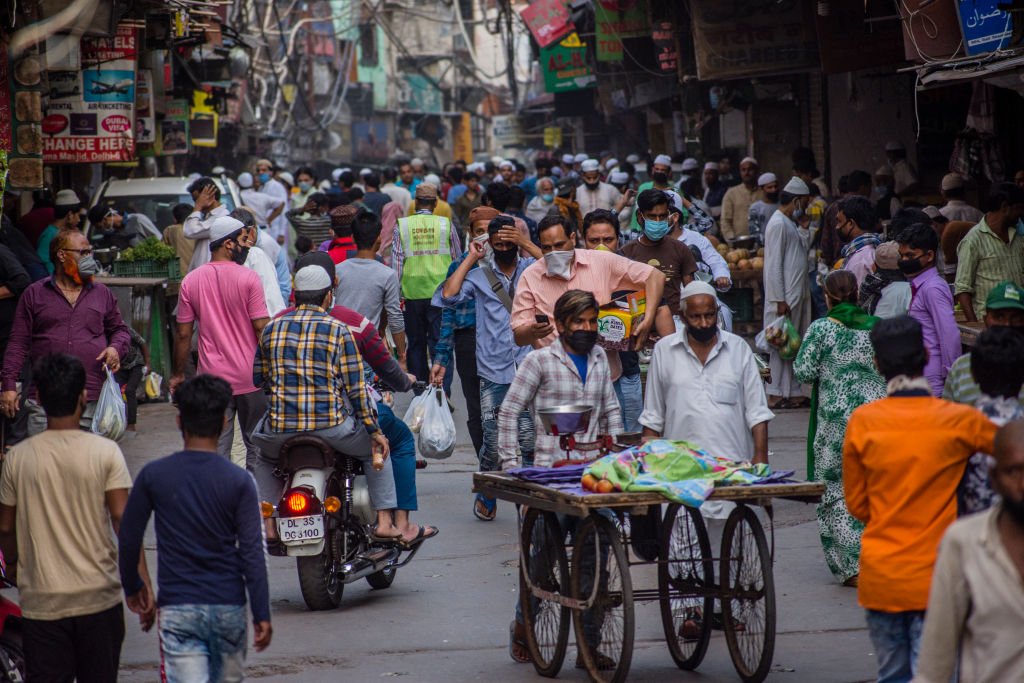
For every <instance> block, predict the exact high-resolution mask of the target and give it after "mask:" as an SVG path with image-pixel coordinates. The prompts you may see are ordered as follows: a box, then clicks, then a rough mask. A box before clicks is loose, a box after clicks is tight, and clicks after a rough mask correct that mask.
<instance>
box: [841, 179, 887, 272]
mask: <svg viewBox="0 0 1024 683" xmlns="http://www.w3.org/2000/svg"><path fill="white" fill-rule="evenodd" d="M877 228H878V217H877V216H876V215H875V210H874V208H872V206H871V202H870V201H868V200H867V199H866V198H864V197H861V196H860V195H851V196H849V197H846V198H845V199H842V200H840V202H839V211H838V212H837V213H836V233H837V234H838V235H839V239H841V240H842V241H843V251H842V256H843V270H848V271H850V272H851V273H853V274H854V276H855V277H856V278H857V287H860V283H862V282H863V281H864V278H866V277H867V276H868V275H870V274H871V273H873V272H874V268H873V266H874V265H875V248H876V247H878V245H879V244H880V243H881V239H880V238H879V237H878V235H877V234H876V233H877Z"/></svg>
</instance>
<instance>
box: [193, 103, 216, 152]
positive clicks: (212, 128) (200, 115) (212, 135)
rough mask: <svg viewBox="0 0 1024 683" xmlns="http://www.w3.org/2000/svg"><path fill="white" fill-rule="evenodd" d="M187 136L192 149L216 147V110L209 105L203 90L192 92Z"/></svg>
mask: <svg viewBox="0 0 1024 683" xmlns="http://www.w3.org/2000/svg"><path fill="white" fill-rule="evenodd" d="M188 118H189V122H188V123H189V134H190V135H191V136H192V146H193V147H216V146H217V128H218V126H219V124H220V122H219V121H218V120H217V110H216V109H214V108H213V105H212V104H211V103H210V95H209V93H207V92H206V91H204V90H193V91H192V107H191V111H190V112H189V117H188Z"/></svg>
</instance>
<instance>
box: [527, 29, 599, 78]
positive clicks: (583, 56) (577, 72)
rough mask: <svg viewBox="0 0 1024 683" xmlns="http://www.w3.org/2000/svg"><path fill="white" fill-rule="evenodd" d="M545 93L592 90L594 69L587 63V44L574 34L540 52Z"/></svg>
mask: <svg viewBox="0 0 1024 683" xmlns="http://www.w3.org/2000/svg"><path fill="white" fill-rule="evenodd" d="M540 60H541V66H542V68H543V69H544V90H545V91H546V92H569V91H572V90H584V89H586V88H593V87H594V86H595V85H596V84H597V77H596V76H594V68H593V67H592V66H591V65H590V64H589V63H587V44H586V43H584V42H582V41H581V40H580V37H579V35H577V34H576V33H575V32H573V33H570V34H569V35H567V36H566V37H565V38H563V39H562V40H560V41H559V42H557V43H554V44H553V45H550V46H549V47H546V48H543V49H542V50H541V51H540Z"/></svg>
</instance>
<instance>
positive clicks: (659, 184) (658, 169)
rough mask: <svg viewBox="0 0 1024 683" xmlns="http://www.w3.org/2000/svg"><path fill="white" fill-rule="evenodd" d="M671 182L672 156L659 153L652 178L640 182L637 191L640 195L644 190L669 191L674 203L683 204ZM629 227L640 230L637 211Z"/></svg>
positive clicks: (653, 167)
mask: <svg viewBox="0 0 1024 683" xmlns="http://www.w3.org/2000/svg"><path fill="white" fill-rule="evenodd" d="M671 182H672V157H670V156H669V155H667V154H659V155H658V156H656V157H654V163H652V164H651V179H650V180H648V181H647V182H646V183H640V187H638V188H636V192H637V195H639V194H640V193H641V192H643V191H644V190H652V189H653V190H661V191H662V192H665V193H668V195H669V197H670V198H671V199H672V203H673V204H676V205H678V206H682V202H681V201H678V202H677V201H676V196H677V195H678V193H677V192H676V191H675V190H674V189H673V188H672V185H671ZM629 228H630V230H631V231H632V232H635V233H637V232H640V223H639V222H638V221H637V217H636V213H634V214H633V220H632V222H631V223H630V224H629Z"/></svg>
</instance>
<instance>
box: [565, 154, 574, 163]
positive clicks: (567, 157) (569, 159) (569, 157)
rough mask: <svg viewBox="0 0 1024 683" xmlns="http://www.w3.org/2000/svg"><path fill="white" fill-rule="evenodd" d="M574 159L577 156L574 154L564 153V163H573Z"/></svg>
mask: <svg viewBox="0 0 1024 683" xmlns="http://www.w3.org/2000/svg"><path fill="white" fill-rule="evenodd" d="M573 159H575V157H574V156H573V155H571V154H563V155H562V163H563V164H571V163H572V160H573Z"/></svg>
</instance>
